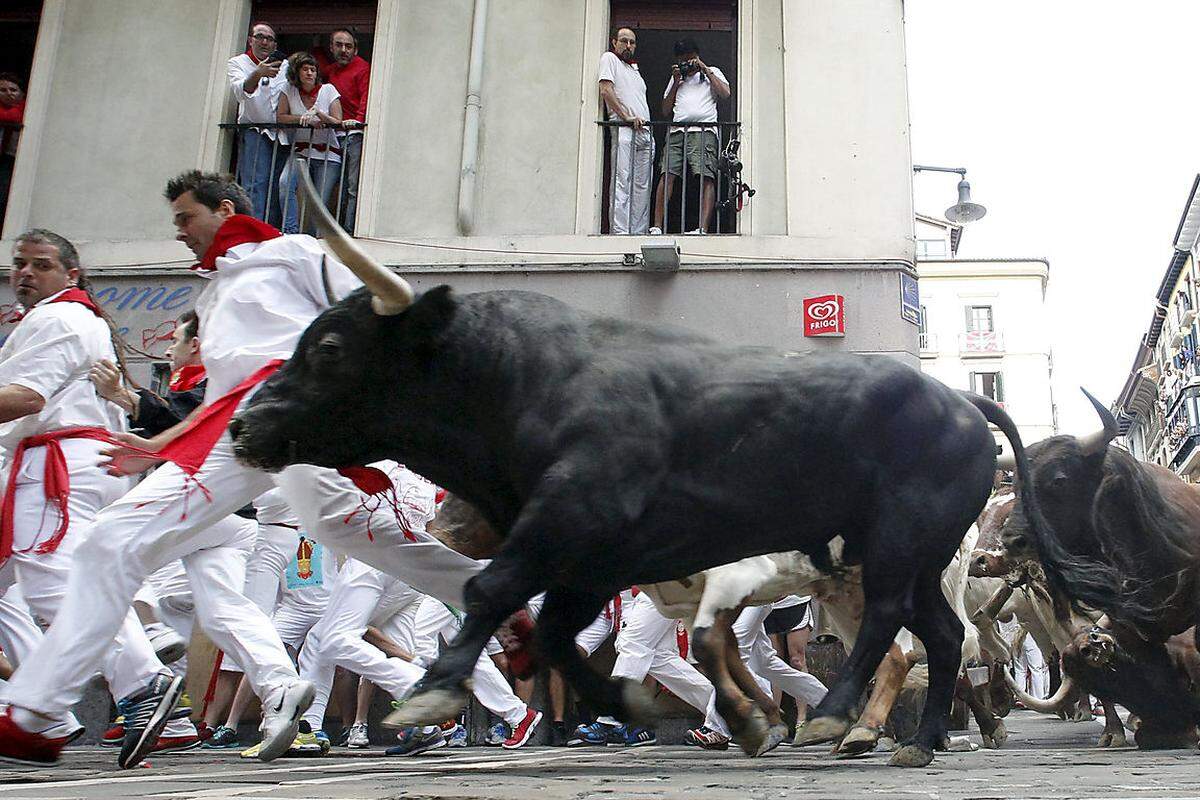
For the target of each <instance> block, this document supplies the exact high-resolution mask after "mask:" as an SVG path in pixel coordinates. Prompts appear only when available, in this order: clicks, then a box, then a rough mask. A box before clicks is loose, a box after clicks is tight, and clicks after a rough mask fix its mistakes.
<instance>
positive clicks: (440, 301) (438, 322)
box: [404, 285, 458, 339]
mask: <svg viewBox="0 0 1200 800" xmlns="http://www.w3.org/2000/svg"><path fill="white" fill-rule="evenodd" d="M457 310H458V298H456V297H455V296H454V292H453V290H452V289H451V288H450V287H449V286H445V285H443V286H435V287H434V288H432V289H430V290H429V291H427V292H423V293H422V294H421V295H420V296H419V297H418V298H417V301H416V302H415V303H413V305H412V307H411V308H409V309H408V311H407V312H406V313H405V315H404V317H405V322H406V323H407V324H408V329H409V334H410V335H415V336H416V337H417V338H419V339H426V338H428V339H436V338H437V337H438V336H439V335H441V333H442V331H443V330H445V329H446V327H447V326H448V325H449V324H450V321H451V320H452V319H454V314H455V312H456V311H457Z"/></svg>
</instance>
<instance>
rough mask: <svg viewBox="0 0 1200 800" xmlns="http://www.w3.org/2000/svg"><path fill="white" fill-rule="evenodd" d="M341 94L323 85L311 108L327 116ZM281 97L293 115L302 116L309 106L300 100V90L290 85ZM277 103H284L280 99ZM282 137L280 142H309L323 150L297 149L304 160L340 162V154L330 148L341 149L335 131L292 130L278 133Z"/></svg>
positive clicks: (328, 84)
mask: <svg viewBox="0 0 1200 800" xmlns="http://www.w3.org/2000/svg"><path fill="white" fill-rule="evenodd" d="M341 96H342V95H341V93H340V92H339V91H338V90H337V87H336V86H334V85H333V84H332V83H323V84H321V88H320V89H318V90H317V99H316V100H314V101H313V106H315V107H316V109H317V111H320V112H321V113H323V114H328V113H329V109H330V108H332V107H333V101H334V100H337V99H338V98H339V97H341ZM283 97H284V98H286V102H287V103H288V106H289V108H290V109H291V112H292V113H293V114H297V115H300V114H303V113H304V112H305V111H306V110H307V109H309V108H310V107H311V106H306V105H304V101H303V100H301V99H300V89H299V88H298V87H296V86H293V85H292V84H290V83H289V84H288V85H287V88H286V89H285V90H284V92H283ZM279 102H281V103H282V102H285V101H284V100H283V99H281V100H280V101H279ZM280 135H281V136H282V137H283V138H282V141H283V142H284V143H287V142H288V141H291V142H309V143H311V144H317V145H322V146H324V147H325V148H326V149H325V150H317V149H314V148H312V147H308V148H303V149H298V153H299V154H300V155H302V156H304V157H305V158H311V159H315V160H317V161H321V160H328V161H337V162H341V160H342V157H341V155H340V154H338V153H335V152H333V150H332V149H331V148H334V147H336V148H338V149H339V150H340V149H341V145H339V144H338V136H337V131H335V130H334V129H332V128H322V129H321V130H313V129H312V128H297V129H294V130H286V131H280Z"/></svg>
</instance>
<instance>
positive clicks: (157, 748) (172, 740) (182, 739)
mask: <svg viewBox="0 0 1200 800" xmlns="http://www.w3.org/2000/svg"><path fill="white" fill-rule="evenodd" d="M203 743H204V740H203V739H201V738H200V737H199V736H198V735H196V734H194V733H193V734H188V735H187V736H159V737H158V741H157V742H155V743H154V747H151V748H150V752H151V753H182V752H183V751H184V750H195V749H196V748H197V747H199V746H200V745H201V744H203Z"/></svg>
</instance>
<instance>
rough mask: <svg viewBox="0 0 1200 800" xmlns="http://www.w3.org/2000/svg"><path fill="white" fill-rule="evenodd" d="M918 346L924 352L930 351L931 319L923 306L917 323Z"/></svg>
mask: <svg viewBox="0 0 1200 800" xmlns="http://www.w3.org/2000/svg"><path fill="white" fill-rule="evenodd" d="M917 346H918V347H920V349H922V350H928V349H929V318H928V316H927V314H926V312H925V306H924V305H922V306H921V312H920V315H919V317H918V322H917Z"/></svg>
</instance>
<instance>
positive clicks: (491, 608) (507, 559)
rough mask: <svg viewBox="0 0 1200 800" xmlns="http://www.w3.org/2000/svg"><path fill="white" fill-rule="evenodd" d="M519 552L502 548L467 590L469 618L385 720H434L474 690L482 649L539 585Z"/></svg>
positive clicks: (411, 722)
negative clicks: (477, 665)
mask: <svg viewBox="0 0 1200 800" xmlns="http://www.w3.org/2000/svg"><path fill="white" fill-rule="evenodd" d="M541 588H542V587H541V586H540V585H539V583H538V581H537V579H536V578H535V577H534V574H533V572H532V571H531V570H530V569H529V568H528V566H527V565H526V563H525V561H524V559H523V558H522V557H521V556H520V555H514V554H513V553H512V551H511V550H504V551H501V553H500V554H499V555H497V556H496V559H495V560H494V561H492V563H491V564H489V565H488V566H487V567H486V568H484V570H483V571H482V572H480V573H479V574H478V575H476V576H475V577H474V578H471V580H469V581H468V582H467V585H466V588H465V590H464V596H465V599H466V606H467V607H466V609H464V610H465V611H466V618H465V619H464V620H463V626H462V630H460V631H459V633H458V636H456V637H454V641H453V643H451V644H450V645H449V646H448V647H446V648H444V649H443V650H442V653H441V655H440V656H439V657H438V660H437V661H435V662H434V663H433V665H432V666H431V667H430V668H429V671H428V672H426V673H425V677H423V678H421V680H420V681H419V682H418V683H417V685H416V686H415V687H414V688H413V694H412V696H411V697H410V698H409V699H408V700H407V701H406V702H405V703H404V704H403V705H401V706H400V707H399V708H398V709H396V710H395V711H393V712H392V713H391V714H390V715H388V717H387V718H386V719H385V720H384V724H385V725H388V726H390V727H403V726H406V725H436V724H438V723H439V722H442V721H444V720H446V719H450V718H451V717H454V716H455V715H457V714H458V712H459V711H460V710H461V709H462V707H463V706H464V705H465V704H466V702H467V696H468V695H469V694H470V692H471V674H472V673H473V672H474V671H475V663H476V662H477V661H478V660H479V654H480V653H482V652H483V648H484V647H485V646H486V645H487V641H488V639H489V638H491V636H492V634H493V633H494V632H495V631H496V629H497V628H498V627H500V624H501V623H502V622H504V620H506V619H508V618H509V617H510V616H511V615H512V614H513V613H515V612H516V611H517V610H519V609H520V608H522V607H523V606H524V604H525V601H526V600H528V599H529V598H530V597H533V596H534V595H535V594H537V593H538V592H539V591H540V590H541Z"/></svg>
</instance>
